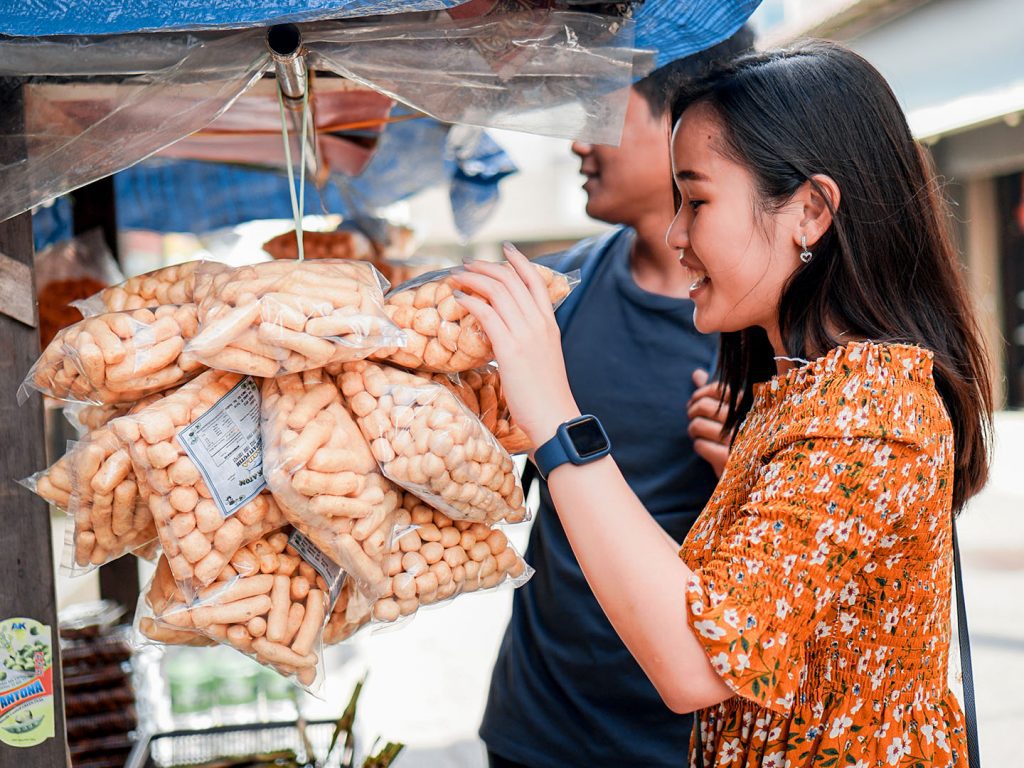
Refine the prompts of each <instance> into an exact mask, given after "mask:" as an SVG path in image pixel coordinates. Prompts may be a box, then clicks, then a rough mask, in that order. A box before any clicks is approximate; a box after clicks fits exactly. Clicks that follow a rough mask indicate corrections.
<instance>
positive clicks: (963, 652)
mask: <svg viewBox="0 0 1024 768" xmlns="http://www.w3.org/2000/svg"><path fill="white" fill-rule="evenodd" d="M953 574H954V581H955V583H956V628H957V635H958V636H959V638H960V666H961V667H962V669H963V683H964V719H965V720H966V725H967V765H968V768H981V752H980V751H979V749H978V715H977V712H976V710H975V702H974V670H973V668H972V667H971V638H970V634H969V633H968V631H967V607H966V605H965V603H964V579H963V575H962V574H961V572H960V542H959V541H957V538H956V518H954V519H953Z"/></svg>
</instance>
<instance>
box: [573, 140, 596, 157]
mask: <svg viewBox="0 0 1024 768" xmlns="http://www.w3.org/2000/svg"><path fill="white" fill-rule="evenodd" d="M591 150H593V145H592V144H587V143H586V142H585V141H574V142H573V143H572V151H573V154H574V155H579V156H580V157H586V156H587V155H589V154H590V152H591Z"/></svg>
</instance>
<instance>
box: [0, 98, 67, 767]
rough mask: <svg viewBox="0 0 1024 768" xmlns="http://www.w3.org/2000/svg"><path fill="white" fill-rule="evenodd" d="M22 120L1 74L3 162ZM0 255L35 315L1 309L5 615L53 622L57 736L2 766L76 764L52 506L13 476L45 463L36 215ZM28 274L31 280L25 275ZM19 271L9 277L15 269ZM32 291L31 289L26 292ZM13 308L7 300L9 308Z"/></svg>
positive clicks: (9, 225) (17, 149) (1, 608)
mask: <svg viewBox="0 0 1024 768" xmlns="http://www.w3.org/2000/svg"><path fill="white" fill-rule="evenodd" d="M23 125H24V109H23V101H22V92H21V83H20V82H19V81H17V80H11V79H0V167H2V166H3V165H6V164H8V163H12V162H16V161H17V160H19V159H22V158H24V156H25V151H26V150H25V144H24V142H23V141H21V140H20V139H17V138H16V139H14V140H12V139H11V137H12V136H14V137H20V134H21V130H22V126H23ZM0 253H2V254H3V256H4V257H5V258H6V259H9V260H11V261H6V262H5V263H6V264H7V266H8V269H7V270H5V271H4V272H2V273H0V274H6V275H8V276H9V278H8V280H6V281H5V282H6V286H7V289H8V291H9V293H8V294H7V295H8V296H10V297H13V299H14V300H19V299H27V301H28V302H29V306H30V307H31V311H30V318H27V319H30V321H31V322H32V323H33V325H28V324H25V323H24V322H21V321H19V320H15V319H14V318H13V317H9V316H8V315H7V314H3V313H0V531H3V534H2V536H0V550H2V551H0V621H3V620H4V619H8V618H14V617H26V618H30V619H35V620H36V621H39V622H41V623H43V624H46V625H48V626H49V627H50V628H51V631H52V639H53V652H52V657H53V686H54V696H53V698H54V730H55V738H52V739H47V740H46V741H44V742H43V743H42V744H39V745H37V746H34V747H24V748H15V747H10V746H7V745H6V744H3V743H0V765H5V766H6V765H12V766H13V765H17V766H19V768H57V767H58V766H69V765H70V764H71V760H70V756H69V755H68V748H67V737H66V730H65V724H64V696H63V690H62V687H63V678H62V675H61V664H60V648H59V638H58V631H57V602H56V594H55V591H54V588H55V584H54V581H55V580H54V570H53V555H52V551H51V540H50V537H51V533H50V511H49V508H48V507H47V505H46V504H45V503H44V502H43V501H42V500H41V499H39V498H37V497H36V496H33V495H32V494H31V493H29V492H28V491H26V490H25V489H23V488H21V487H20V486H19V485H17V483H16V482H15V481H16V480H17V479H19V478H22V477H27V476H28V475H31V474H32V473H33V472H35V471H36V470H38V469H41V468H42V467H43V466H44V465H45V450H44V446H43V410H42V404H41V403H42V401H41V399H40V398H39V397H38V396H37V397H33V398H32V399H31V400H29V401H28V402H27V403H25V405H24V406H23V407H19V406H18V404H17V402H16V400H15V391H16V390H17V388H18V384H19V382H20V381H21V380H22V378H23V377H24V376H25V372H26V371H28V369H29V367H30V366H31V365H32V363H33V362H34V361H35V359H36V358H37V357H38V356H39V333H38V331H37V330H36V328H35V327H34V324H37V323H38V312H37V311H35V309H36V302H35V295H34V294H35V291H34V287H33V282H32V257H33V251H32V216H31V214H29V213H23V214H21V215H20V216H15V217H14V218H13V219H8V220H7V221H4V222H0ZM26 272H27V275H28V280H27V282H26V281H25V280H24V279H20V280H19V279H18V278H17V277H16V276H17V275H21V276H22V278H23V276H24V275H25V273H26ZM12 274H13V275H15V277H10V276H11V275H12ZM26 291H27V295H26V293H25V292H26ZM7 308H8V307H7V306H6V305H5V307H4V309H7Z"/></svg>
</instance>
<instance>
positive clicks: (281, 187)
mask: <svg viewBox="0 0 1024 768" xmlns="http://www.w3.org/2000/svg"><path fill="white" fill-rule="evenodd" d="M453 132H458V133H461V134H462V135H461V136H456V137H452V136H451V134H452V133H453ZM515 171H516V168H515V165H514V164H513V163H512V161H511V159H510V158H509V157H508V155H507V154H505V152H504V151H503V150H502V149H501V147H500V146H498V145H497V144H496V143H495V142H494V140H493V139H491V138H490V137H489V136H487V134H485V133H483V132H481V131H478V130H473V131H472V132H471V133H470V135H467V133H466V132H465V131H464V130H463V131H459V129H451V128H450V127H449V126H446V125H441V124H439V123H436V122H434V121H432V120H418V121H412V122H408V123H395V124H394V125H391V126H388V129H387V130H386V131H385V133H384V136H383V138H382V141H381V145H380V148H379V150H378V152H377V154H376V155H375V156H374V158H373V160H372V161H371V162H370V166H369V167H368V168H367V170H366V172H365V173H364V174H363V175H362V176H359V177H357V178H354V179H349V178H345V177H341V176H334V177H332V179H331V180H330V181H328V183H327V184H326V185H325V186H324V188H323V189H322V190H317V189H316V188H315V187H314V186H313V185H312V184H311V183H309V182H307V186H306V194H305V197H306V213H307V214H318V213H338V214H341V215H342V216H344V217H346V218H348V217H353V216H357V215H359V214H365V213H371V212H372V211H373V210H374V209H376V208H379V207H381V206H384V205H390V204H391V203H394V202H397V201H399V200H402V199H404V198H406V197H409V196H410V195H413V194H415V193H417V192H419V191H421V190H424V189H427V188H429V187H433V186H437V185H447V186H448V189H449V196H450V199H451V205H452V216H453V219H454V220H455V224H456V227H457V228H458V230H459V232H460V234H462V235H463V236H465V237H469V236H470V235H472V234H473V232H474V231H475V230H476V229H477V228H478V227H479V226H480V225H481V224H483V223H484V221H486V219H487V216H488V215H489V214H490V213H491V212H492V210H493V207H494V205H495V204H496V202H497V199H498V182H499V181H500V180H501V179H503V178H505V177H506V176H508V175H509V174H511V173H515ZM114 182H115V194H116V201H117V219H118V226H119V228H121V229H145V230H152V231H155V232H191V233H194V234H205V233H208V232H212V231H214V230H217V229H221V228H224V227H231V226H234V225H236V224H241V223H243V222H246V221H253V220H256V219H290V218H291V217H292V210H291V203H290V198H289V193H288V182H287V179H286V178H285V177H284V176H283V174H281V173H274V172H268V171H262V170H254V169H251V168H240V167H237V166H229V165H223V164H216V163H203V162H196V161H179V160H160V159H155V160H150V161H147V162H144V163H140V164H138V165H136V166H135V167H133V168H130V169H128V170H126V171H123V172H121V173H119V174H117V175H116V176H115V177H114Z"/></svg>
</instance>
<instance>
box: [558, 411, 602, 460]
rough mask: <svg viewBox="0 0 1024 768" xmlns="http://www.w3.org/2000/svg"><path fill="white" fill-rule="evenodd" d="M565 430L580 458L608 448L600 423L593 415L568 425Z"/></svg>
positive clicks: (594, 454) (596, 453)
mask: <svg viewBox="0 0 1024 768" xmlns="http://www.w3.org/2000/svg"><path fill="white" fill-rule="evenodd" d="M566 432H567V433H568V435H569V439H570V440H572V444H573V447H574V448H575V449H576V452H577V453H578V454H579V455H580V458H581V459H587V458H590V457H591V456H596V455H598V454H599V453H602V452H603V451H607V450H608V438H607V436H606V435H605V433H604V429H603V428H602V427H601V424H600V423H599V422H598V420H597V419H595V418H594V417H593V416H590V417H588V418H585V419H582V420H581V421H577V422H576V423H575V424H570V425H568V426H567V427H566Z"/></svg>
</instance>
